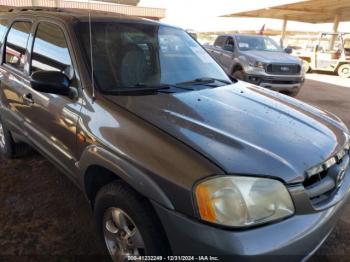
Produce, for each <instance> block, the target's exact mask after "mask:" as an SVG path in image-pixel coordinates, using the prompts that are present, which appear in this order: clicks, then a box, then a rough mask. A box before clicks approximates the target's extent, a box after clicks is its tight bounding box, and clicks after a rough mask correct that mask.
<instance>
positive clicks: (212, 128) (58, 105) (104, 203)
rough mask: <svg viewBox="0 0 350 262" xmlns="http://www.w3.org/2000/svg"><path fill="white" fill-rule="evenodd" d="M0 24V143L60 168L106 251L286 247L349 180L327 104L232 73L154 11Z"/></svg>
mask: <svg viewBox="0 0 350 262" xmlns="http://www.w3.org/2000/svg"><path fill="white" fill-rule="evenodd" d="M0 24H1V25H2V26H1V27H0V29H1V30H0V42H1V48H0V50H1V56H0V57H1V61H0V63H1V64H0V85H1V88H0V152H1V153H3V154H4V155H6V156H8V157H18V156H20V155H23V153H25V150H24V149H25V147H26V145H28V144H29V145H31V146H32V147H34V148H36V149H37V150H38V151H39V152H41V153H42V154H43V155H44V156H45V157H47V158H48V159H49V160H50V161H51V162H52V163H54V164H55V165H56V166H57V167H58V168H60V170H62V172H64V173H65V174H66V175H67V176H68V177H69V178H70V179H71V180H72V181H73V182H74V183H75V184H76V185H77V186H78V187H79V188H80V189H81V190H82V191H83V192H84V194H85V196H86V198H87V199H88V201H89V202H90V203H91V207H92V209H93V213H94V221H95V224H96V228H97V229H98V232H99V235H100V237H101V240H102V241H103V243H104V246H105V248H106V252H108V253H109V254H110V255H111V257H112V258H113V260H114V261H118V262H119V261H123V262H124V261H128V260H135V261H142V260H145V257H143V256H144V255H163V256H164V257H161V258H160V259H159V260H162V259H163V260H183V259H182V258H181V257H175V258H173V257H170V258H168V257H166V255H169V254H171V255H193V256H194V255H213V256H218V257H220V258H221V257H223V259H225V260H226V261H236V259H237V258H239V259H240V260H244V261H246V260H249V261H253V260H254V261H261V260H266V259H267V258H271V259H270V260H273V258H275V259H274V260H280V258H282V256H283V259H285V258H288V261H291V260H296V261H300V260H301V259H303V258H307V257H309V256H311V255H312V254H313V252H315V250H317V248H318V247H319V246H320V245H321V244H322V242H323V241H324V240H325V239H326V238H327V236H328V235H329V233H330V232H331V231H332V229H333V228H334V226H335V224H336V222H337V220H338V218H339V216H340V215H341V212H342V210H343V208H342V207H343V205H344V204H345V203H346V201H347V199H348V197H349V194H350V190H349V188H350V169H349V154H350V153H349V147H350V141H349V136H350V134H349V131H348V129H347V128H346V126H345V125H344V123H343V122H342V121H341V120H340V119H339V118H337V117H336V116H334V115H332V114H330V113H327V112H322V111H320V110H318V109H317V108H314V107H312V106H310V105H307V104H305V103H302V102H301V101H297V100H295V99H292V98H290V97H286V96H284V95H281V94H278V93H276V92H272V91H269V90H266V89H264V88H261V87H257V86H254V85H251V84H248V83H246V82H243V81H231V80H230V78H229V77H228V76H227V74H226V73H225V72H224V70H223V69H222V68H221V67H220V66H219V65H218V64H217V63H216V62H215V60H214V59H213V58H212V57H211V56H210V55H209V54H208V53H207V52H206V51H205V50H204V49H203V47H202V46H201V45H200V44H198V42H197V41H195V40H194V39H193V38H192V37H191V36H190V35H189V34H188V33H186V32H185V31H184V30H182V29H180V28H176V27H172V26H167V25H164V24H161V23H158V22H155V21H148V20H144V19H139V18H133V17H130V16H123V15H115V14H109V13H105V12H103V13H102V12H101V13H100V12H90V13H87V12H86V11H85V10H84V11H76V10H65V9H44V10H42V9H40V8H30V7H28V8H24V9H23V10H21V9H18V10H17V9H16V10H14V11H13V12H8V13H6V14H2V15H1V16H0ZM270 48H277V47H275V46H274V44H272V46H271V47H270ZM242 52H243V51H242ZM271 53H272V52H271ZM260 63H261V62H260ZM291 68H292V67H291ZM5 172H6V171H5ZM1 174H3V172H2V173H1ZM33 175H35V174H33ZM23 179H31V177H30V176H28V177H24V178H23ZM33 190H35V188H34V189H33ZM38 193H41V192H38ZM23 194H25V192H23ZM43 197H45V196H44V195H43ZM72 201H75V200H74V199H72ZM33 212H36V210H33ZM72 233H73V234H74V232H72ZM43 234H45V231H44V230H43ZM130 256H131V257H130ZM187 258H188V257H187ZM157 259H158V258H157ZM185 259H186V257H185ZM188 259H189V260H194V258H191V257H189V258H188ZM146 260H147V257H146ZM151 260H152V258H151ZM197 260H198V259H197Z"/></svg>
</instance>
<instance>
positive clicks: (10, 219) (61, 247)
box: [0, 75, 350, 262]
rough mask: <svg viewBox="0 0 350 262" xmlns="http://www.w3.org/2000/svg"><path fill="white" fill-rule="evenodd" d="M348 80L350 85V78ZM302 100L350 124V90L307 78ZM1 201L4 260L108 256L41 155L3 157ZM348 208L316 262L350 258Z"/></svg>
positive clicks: (69, 186) (73, 192) (70, 190)
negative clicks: (11, 158) (20, 157)
mask: <svg viewBox="0 0 350 262" xmlns="http://www.w3.org/2000/svg"><path fill="white" fill-rule="evenodd" d="M322 77H323V76H318V75H316V76H315V75H310V77H308V78H312V79H322ZM332 77H335V76H326V78H327V82H329V79H330V78H332ZM335 78H336V77H335ZM335 81H336V79H335ZM334 83H337V82H334ZM344 83H345V84H343V83H342V84H343V85H346V86H348V87H350V80H349V85H347V82H344ZM298 98H299V99H301V100H303V101H306V102H309V103H311V104H313V105H316V106H318V107H319V108H322V109H326V110H328V111H330V112H333V113H335V114H337V115H338V116H340V117H341V118H342V119H343V121H344V122H345V123H346V124H347V125H348V126H349V127H350V113H349V112H350V88H344V87H342V86H337V85H332V84H329V83H324V82H319V81H315V80H311V79H308V80H307V81H306V84H305V86H304V88H303V89H302V91H301V92H300V94H299V96H298ZM0 203H1V212H0V228H1V230H0V260H5V261H38V260H40V261H48V260H50V261H52V260H55V261H101V260H106V258H105V257H104V256H103V254H104V253H103V251H102V250H103V249H102V247H101V245H100V242H99V240H98V239H97V236H96V234H95V230H94V228H93V224H92V219H91V211H90V208H89V205H88V204H87V202H86V201H85V199H84V196H83V194H82V193H81V192H80V191H79V190H78V189H77V188H76V187H75V186H74V185H73V183H72V182H70V180H69V179H68V178H66V177H65V176H64V175H62V174H61V173H60V172H59V171H58V170H56V169H55V168H54V167H53V166H52V165H51V164H50V163H49V162H48V161H46V160H45V159H44V158H43V157H42V156H40V155H38V154H34V155H33V156H31V157H27V158H24V159H17V160H6V159H4V158H1V157H0ZM344 209H345V210H344V214H343V216H342V218H341V220H340V221H339V223H338V226H337V227H336V229H335V231H334V233H332V234H331V236H330V237H329V239H328V240H327V241H326V243H325V244H324V245H323V246H322V248H321V249H320V250H319V251H318V252H317V253H316V255H315V256H314V257H313V258H312V260H313V261H337V262H340V261H349V258H348V257H349V255H350V249H349V248H348V247H349V246H350V204H348V205H346V206H345V207H344Z"/></svg>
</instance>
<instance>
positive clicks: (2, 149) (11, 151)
mask: <svg viewBox="0 0 350 262" xmlns="http://www.w3.org/2000/svg"><path fill="white" fill-rule="evenodd" d="M29 150H30V149H29V146H28V145H26V144H23V143H16V142H15V141H14V140H13V138H12V135H11V132H10V131H9V130H8V129H7V127H6V125H5V124H4V122H3V121H2V120H1V118H0V153H1V154H3V155H5V156H6V157H9V158H14V157H19V156H23V155H25V154H27V153H28V152H29Z"/></svg>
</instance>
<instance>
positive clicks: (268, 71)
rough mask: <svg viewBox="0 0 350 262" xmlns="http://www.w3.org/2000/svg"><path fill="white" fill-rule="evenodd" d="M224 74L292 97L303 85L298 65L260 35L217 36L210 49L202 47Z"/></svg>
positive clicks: (268, 38)
mask: <svg viewBox="0 0 350 262" xmlns="http://www.w3.org/2000/svg"><path fill="white" fill-rule="evenodd" d="M204 47H205V48H206V49H207V51H208V52H209V53H210V54H211V55H212V56H213V57H214V59H215V60H216V61H217V62H218V63H219V64H221V66H222V67H223V68H224V70H225V71H226V73H227V74H228V75H230V76H232V77H234V78H237V79H239V80H243V81H247V82H250V83H253V84H255V85H260V86H262V87H265V88H269V89H272V90H275V91H280V92H284V93H287V94H289V95H291V96H296V95H297V94H298V92H299V90H300V88H301V86H302V85H303V83H304V80H305V78H304V70H303V63H302V61H301V60H300V59H299V58H297V57H293V56H291V55H290V53H291V51H292V50H291V49H289V48H286V49H285V50H283V49H282V48H281V47H280V46H279V45H278V44H277V43H276V42H275V41H274V40H273V39H272V38H270V37H267V36H261V35H243V34H230V35H220V36H218V37H217V39H216V40H215V43H214V45H204Z"/></svg>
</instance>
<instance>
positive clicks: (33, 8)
mask: <svg viewBox="0 0 350 262" xmlns="http://www.w3.org/2000/svg"><path fill="white" fill-rule="evenodd" d="M69 10H76V9H70V8H60V7H45V6H20V7H11V8H9V9H8V12H25V11H48V12H67V11H69Z"/></svg>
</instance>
